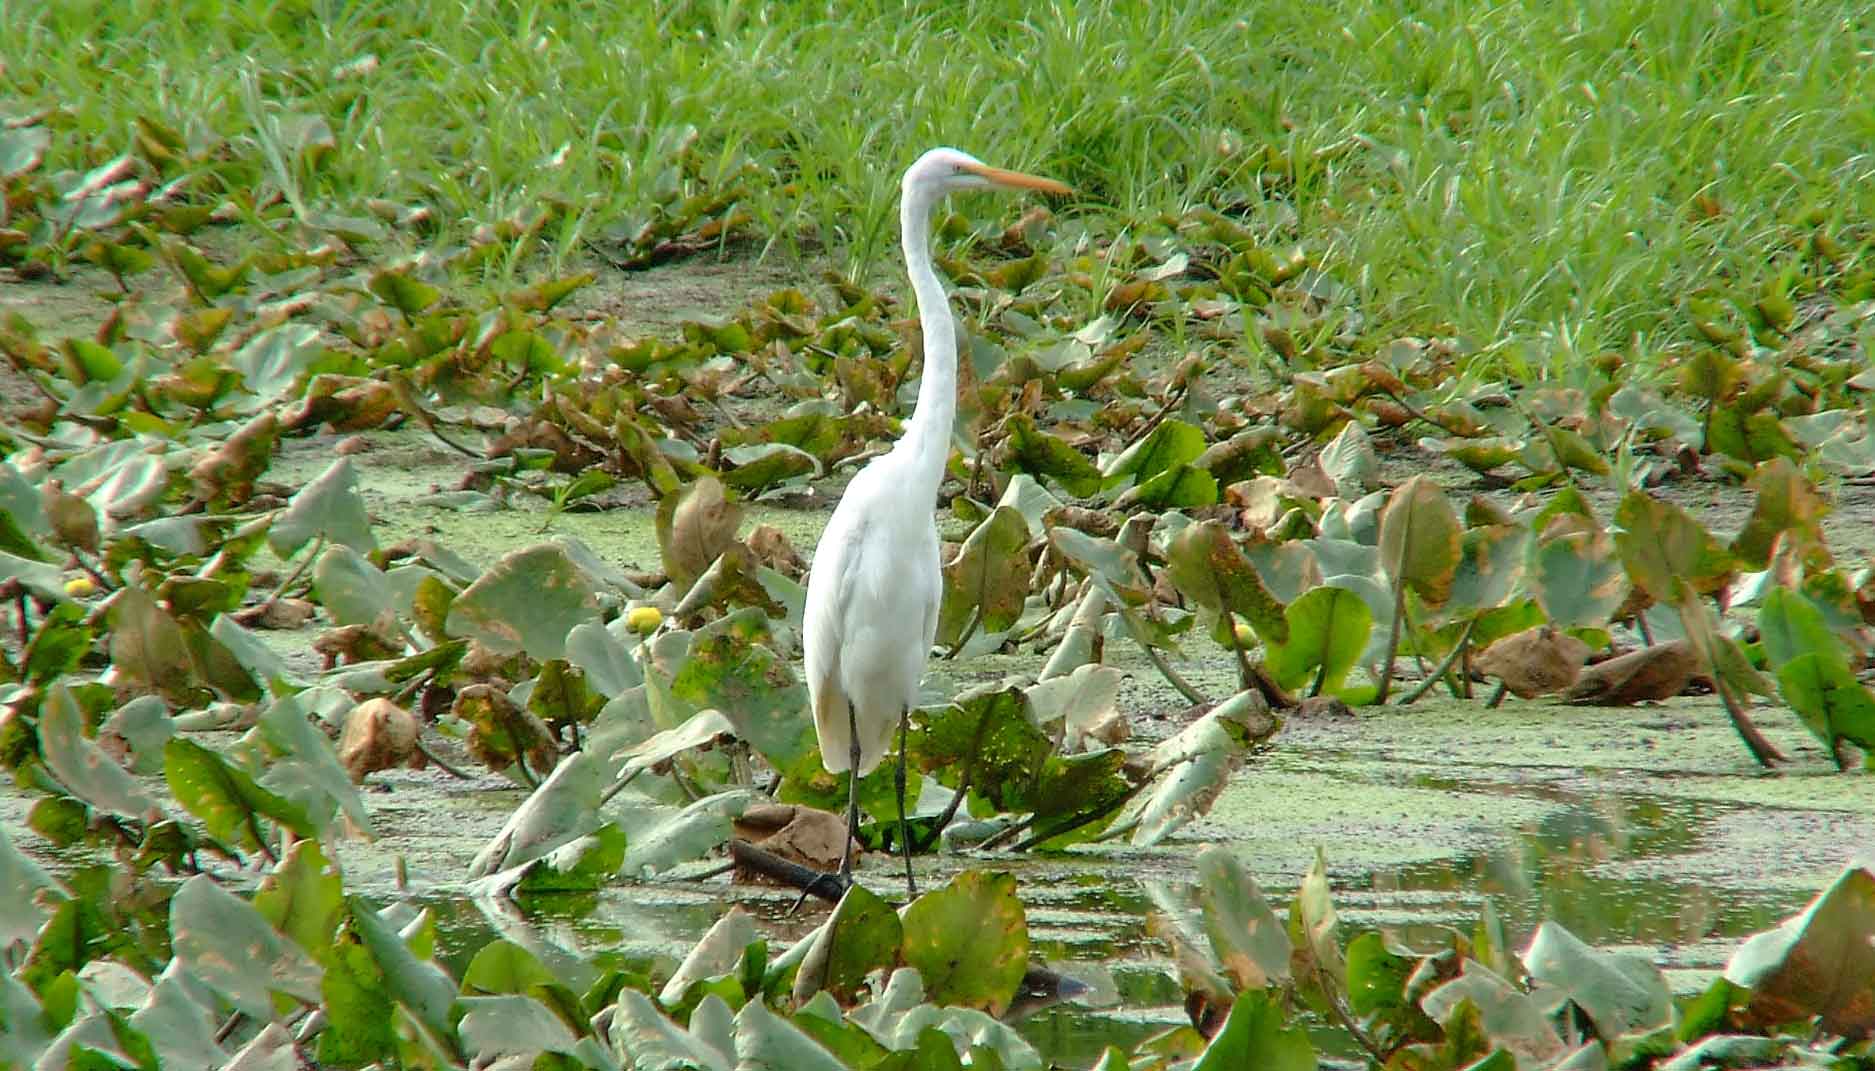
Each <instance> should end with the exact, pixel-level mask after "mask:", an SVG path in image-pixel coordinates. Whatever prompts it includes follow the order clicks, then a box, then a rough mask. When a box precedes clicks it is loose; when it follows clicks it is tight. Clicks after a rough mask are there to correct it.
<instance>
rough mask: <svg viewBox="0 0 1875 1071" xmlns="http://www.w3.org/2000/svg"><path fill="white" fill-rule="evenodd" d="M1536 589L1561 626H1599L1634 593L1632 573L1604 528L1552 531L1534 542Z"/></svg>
mask: <svg viewBox="0 0 1875 1071" xmlns="http://www.w3.org/2000/svg"><path fill="white" fill-rule="evenodd" d="M1526 568H1527V570H1528V577H1529V588H1530V592H1531V594H1533V595H1534V596H1535V597H1536V600H1537V603H1538V605H1540V606H1541V607H1542V608H1543V613H1544V615H1545V616H1546V617H1547V618H1548V620H1549V622H1550V624H1552V625H1555V626H1556V627H1557V628H1599V627H1601V626H1603V625H1605V624H1607V623H1608V617H1609V615H1610V614H1612V613H1614V612H1615V610H1616V609H1617V608H1619V607H1620V605H1621V603H1622V601H1623V600H1625V599H1626V598H1627V595H1628V580H1627V573H1626V571H1625V570H1624V569H1623V568H1622V565H1621V559H1620V558H1619V557H1617V556H1616V554H1615V545H1614V541H1613V540H1611V539H1609V537H1608V534H1607V533H1606V532H1605V531H1603V530H1602V529H1601V528H1591V527H1586V526H1584V527H1581V528H1573V529H1570V530H1567V531H1563V532H1559V533H1557V534H1554V535H1549V536H1546V537H1543V538H1541V539H1540V540H1538V541H1536V542H1534V543H1532V544H1531V546H1530V559H1529V562H1528V564H1527V566H1526Z"/></svg>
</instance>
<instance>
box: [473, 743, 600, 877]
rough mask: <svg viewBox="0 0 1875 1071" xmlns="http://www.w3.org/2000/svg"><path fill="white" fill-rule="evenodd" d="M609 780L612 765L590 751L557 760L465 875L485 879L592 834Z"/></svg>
mask: <svg viewBox="0 0 1875 1071" xmlns="http://www.w3.org/2000/svg"><path fill="white" fill-rule="evenodd" d="M611 778H612V766H611V765H610V764H609V763H607V762H606V761H605V760H604V759H601V758H598V757H595V756H594V755H592V754H591V753H589V752H584V751H582V752H579V753H577V754H574V755H571V756H569V757H567V758H566V759H563V760H561V762H560V764H559V765H558V766H556V767H554V770H553V773H551V774H549V775H548V777H547V779H546V780H545V781H543V782H541V785H540V787H539V788H537V789H535V790H534V792H533V794H532V795H530V796H528V797H527V799H526V800H524V801H522V803H521V805H520V806H519V807H517V808H515V810H514V813H512V814H510V815H509V816H508V821H507V822H506V823H505V824H504V825H503V826H502V827H501V830H500V831H499V832H497V833H496V834H495V836H494V838H493V839H492V840H490V841H489V842H488V844H487V845H485V846H484V847H483V848H482V850H481V851H479V852H477V853H476V855H475V858H474V859H473V860H472V861H470V863H469V872H468V876H469V877H471V878H479V877H487V876H488V875H491V874H495V873H498V872H499V871H502V870H506V869H508V868H509V867H514V866H519V865H521V864H522V863H525V862H527V861H528V860H530V859H538V858H540V857H541V856H542V855H545V854H546V853H548V852H550V851H552V850H553V849H555V848H557V847H559V846H560V845H562V844H565V843H566V842H568V841H570V840H573V839H574V838H576V837H579V836H582V835H584V834H586V833H589V832H591V831H592V830H594V829H597V828H598V827H599V817H598V811H599V807H600V804H601V802H602V800H603V797H604V793H605V789H606V785H607V783H608V782H609V781H610V780H611Z"/></svg>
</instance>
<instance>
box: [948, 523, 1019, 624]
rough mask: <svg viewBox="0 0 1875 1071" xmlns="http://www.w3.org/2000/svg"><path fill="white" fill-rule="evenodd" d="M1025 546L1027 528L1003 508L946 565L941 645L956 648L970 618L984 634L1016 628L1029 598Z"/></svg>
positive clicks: (966, 540) (978, 529) (973, 532)
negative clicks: (955, 645) (1014, 626)
mask: <svg viewBox="0 0 1875 1071" xmlns="http://www.w3.org/2000/svg"><path fill="white" fill-rule="evenodd" d="M1028 542H1029V526H1028V524H1027V522H1025V521H1024V520H1023V519H1022V515H1021V514H1020V513H1018V512H1016V511H1015V510H1014V509H1012V508H1009V507H1007V506H1002V507H998V508H997V510H996V512H994V513H992V514H990V516H989V519H988V520H986V521H984V522H983V523H982V524H979V525H977V526H976V528H975V529H974V530H972V531H971V533H970V535H969V536H968V537H966V538H965V539H964V543H963V546H962V547H960V548H959V549H958V551H957V556H956V557H954V558H952V559H951V560H950V561H948V562H946V563H945V564H944V598H943V602H942V603H941V604H940V605H939V608H938V631H937V641H938V642H939V643H942V644H947V645H949V644H955V643H957V642H958V641H959V640H960V638H961V637H962V636H963V632H964V629H965V628H967V627H968V626H969V624H970V620H971V618H972V616H973V615H974V616H975V617H976V618H977V623H978V628H979V629H980V630H981V631H983V632H986V633H993V632H1001V631H1003V630H1005V629H1007V628H1009V627H1010V626H1011V625H1014V624H1015V623H1016V619H1017V618H1019V617H1021V616H1022V607H1023V603H1024V601H1025V600H1026V598H1027V596H1028V593H1029V574H1030V568H1029V555H1028Z"/></svg>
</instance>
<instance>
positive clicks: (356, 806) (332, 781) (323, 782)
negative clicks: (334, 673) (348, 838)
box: [257, 697, 372, 836]
mask: <svg viewBox="0 0 1875 1071" xmlns="http://www.w3.org/2000/svg"><path fill="white" fill-rule="evenodd" d="M257 731H258V732H259V734H260V737H261V739H262V740H263V741H264V742H265V744H266V747H267V750H268V751H269V752H271V754H272V756H273V761H272V762H270V763H269V764H268V767H267V772H266V774H265V775H264V776H262V778H261V782H262V787H263V788H266V789H269V790H271V791H273V792H277V793H279V794H280V795H281V796H284V797H286V798H287V799H288V800H291V801H293V802H295V803H297V804H299V805H300V806H301V807H302V808H304V809H305V810H306V811H307V813H308V814H318V815H320V816H322V817H321V819H320V823H319V824H320V826H321V828H323V827H324V825H325V822H326V821H328V820H329V819H330V818H331V816H332V814H333V812H334V810H335V809H336V810H342V811H343V812H344V813H345V816H346V817H347V818H349V819H351V822H352V825H354V826H356V827H357V829H358V830H359V831H360V832H362V833H363V834H364V835H365V836H371V835H372V828H371V814H370V812H369V811H367V810H366V809H365V803H364V799H363V798H362V797H361V796H360V795H359V794H358V786H357V785H356V784H355V783H353V781H352V779H351V775H349V774H348V773H346V772H345V767H344V766H342V765H340V763H339V756H338V751H337V749H335V748H334V747H333V745H332V740H331V738H330V737H328V736H326V734H324V733H322V732H320V731H319V729H318V728H317V727H316V726H315V725H314V724H313V721H312V717H311V715H309V713H308V711H307V704H306V702H305V701H304V700H302V699H300V698H298V697H293V698H287V699H279V700H275V701H274V702H273V703H272V704H270V705H269V706H268V707H267V710H266V711H265V712H264V713H262V714H261V716H260V724H259V726H258V728H257Z"/></svg>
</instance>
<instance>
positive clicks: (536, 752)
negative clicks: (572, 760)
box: [450, 684, 559, 774]
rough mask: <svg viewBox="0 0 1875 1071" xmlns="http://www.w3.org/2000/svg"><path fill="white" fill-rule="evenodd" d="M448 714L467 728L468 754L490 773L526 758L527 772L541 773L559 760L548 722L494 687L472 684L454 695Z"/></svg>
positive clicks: (551, 767)
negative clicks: (528, 770) (459, 720)
mask: <svg viewBox="0 0 1875 1071" xmlns="http://www.w3.org/2000/svg"><path fill="white" fill-rule="evenodd" d="M450 712H451V713H452V714H454V715H455V716H456V717H458V718H461V719H462V720H463V721H464V722H467V723H468V725H469V741H468V747H469V754H471V755H474V756H475V757H476V758H477V759H478V760H480V761H481V762H482V763H483V764H485V765H486V766H487V767H488V768H489V769H491V770H505V769H507V768H508V767H509V766H511V765H513V764H514V762H515V761H516V760H517V759H521V758H523V757H525V759H526V762H527V766H528V767H529V768H530V769H532V770H534V771H536V772H538V773H542V774H544V773H546V772H547V771H548V770H551V769H553V767H554V764H555V763H556V762H557V761H558V760H559V753H558V751H557V750H556V749H555V747H554V743H553V733H552V732H551V731H550V730H549V729H548V728H547V723H546V722H544V721H541V720H540V719H539V718H537V717H535V716H534V715H533V714H532V713H530V712H529V711H525V710H522V709H521V708H520V707H518V706H516V705H515V704H514V700H512V699H509V698H508V693H507V692H506V691H504V690H502V689H500V688H497V687H495V686H494V685H490V684H471V685H469V686H468V687H467V688H464V689H463V690H462V691H460V692H457V693H456V703H455V706H454V707H452V708H451V711H450Z"/></svg>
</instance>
